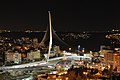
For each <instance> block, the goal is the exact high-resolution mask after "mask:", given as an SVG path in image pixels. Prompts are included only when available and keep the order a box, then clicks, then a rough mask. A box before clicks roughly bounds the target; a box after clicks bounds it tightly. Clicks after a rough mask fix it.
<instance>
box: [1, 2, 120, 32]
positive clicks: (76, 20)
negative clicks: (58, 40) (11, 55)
mask: <svg viewBox="0 0 120 80" xmlns="http://www.w3.org/2000/svg"><path fill="white" fill-rule="evenodd" d="M48 10H50V11H51V15H52V25H53V27H54V29H55V30H56V31H72V32H75V31H77V32H79V31H89V30H90V31H91V30H92V31H95V30H97V31H99V30H100V31H101V30H111V29H113V28H115V29H119V28H120V6H119V3H118V2H115V1H109V0H106V1H105V0H104V1H102V0H94V1H92V0H43V1H42V0H14V1H13V0H8V1H7V0H6V2H0V25H1V26H0V29H10V30H26V29H31V30H45V29H46V27H47V26H48Z"/></svg>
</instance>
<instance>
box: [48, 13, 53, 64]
mask: <svg viewBox="0 0 120 80" xmlns="http://www.w3.org/2000/svg"><path fill="white" fill-rule="evenodd" d="M48 14H49V30H50V42H49V50H48V55H47V62H48V60H49V56H50V51H51V48H52V23H51V14H50V11H48Z"/></svg>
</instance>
